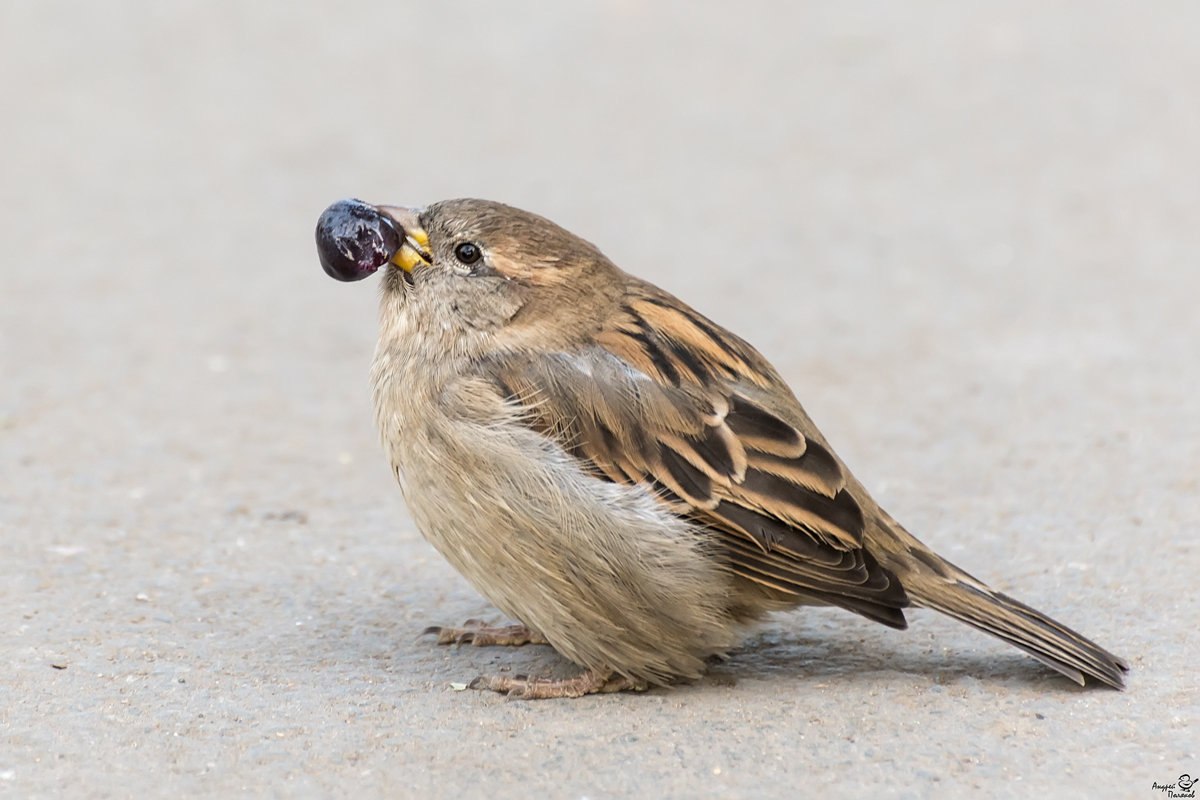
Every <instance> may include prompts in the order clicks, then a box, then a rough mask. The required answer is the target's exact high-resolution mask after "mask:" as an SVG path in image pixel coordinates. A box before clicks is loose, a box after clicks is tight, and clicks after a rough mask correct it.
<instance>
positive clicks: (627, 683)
mask: <svg viewBox="0 0 1200 800" xmlns="http://www.w3.org/2000/svg"><path fill="white" fill-rule="evenodd" d="M470 688H472V689H485V690H488V691H492V692H500V693H502V694H507V695H508V696H509V697H510V698H513V699H517V700H550V699H555V698H560V697H583V696H584V695H585V694H607V693H608V692H625V691H632V692H644V691H646V688H647V686H646V684H645V682H643V681H635V680H633V679H632V678H626V677H624V676H621V675H613V674H612V673H603V672H596V671H594V670H587V671H586V672H581V673H580V674H578V675H576V676H575V677H574V678H530V677H529V676H527V675H480V676H479V677H478V678H476V679H475V680H473V681H471V685H470Z"/></svg>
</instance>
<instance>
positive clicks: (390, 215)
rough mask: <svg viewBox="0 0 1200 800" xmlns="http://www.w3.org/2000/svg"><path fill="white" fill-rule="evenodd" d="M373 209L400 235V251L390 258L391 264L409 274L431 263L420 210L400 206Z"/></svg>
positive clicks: (427, 236) (427, 235) (431, 257)
mask: <svg viewBox="0 0 1200 800" xmlns="http://www.w3.org/2000/svg"><path fill="white" fill-rule="evenodd" d="M375 209H376V210H377V211H379V213H380V214H382V215H383V216H384V217H385V218H387V219H388V220H390V221H391V222H392V223H394V225H395V227H396V230H397V232H398V233H399V234H400V249H399V250H397V251H396V254H395V255H393V256H392V260H391V263H392V264H394V265H396V266H397V267H399V268H400V269H402V270H404V271H405V272H408V273H411V272H412V271H413V269H414V268H415V267H418V266H422V265H428V264H432V263H433V256H432V255H431V254H430V253H429V234H427V233H426V232H425V229H424V228H422V227H421V222H420V214H421V209H419V208H403V207H401V206H375Z"/></svg>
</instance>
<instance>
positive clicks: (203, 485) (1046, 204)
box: [0, 0, 1200, 800]
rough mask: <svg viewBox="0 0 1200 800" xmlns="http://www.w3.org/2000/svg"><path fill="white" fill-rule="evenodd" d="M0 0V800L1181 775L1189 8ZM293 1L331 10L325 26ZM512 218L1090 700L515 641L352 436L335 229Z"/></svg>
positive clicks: (863, 636) (961, 638) (565, 793)
mask: <svg viewBox="0 0 1200 800" xmlns="http://www.w3.org/2000/svg"><path fill="white" fill-rule="evenodd" d="M734 8H735V7H734V6H732V5H730V4H727V3H702V4H694V3H687V4H685V3H678V4H670V3H662V4H653V5H652V6H651V4H644V3H636V2H632V1H631V0H623V1H618V0H614V1H613V2H608V3H596V4H566V3H561V4H557V5H555V6H551V5H550V4H538V3H528V4H513V3H489V4H483V3H480V4H460V3H432V2H426V3H401V2H392V3H378V4H370V3H365V2H357V3H339V4H334V3H320V2H292V3H282V2H280V3H274V4H270V3H255V4H250V3H234V2H210V3H196V4H187V3H177V4H155V3H129V2H126V3H102V4H90V5H88V4H80V3H68V2H41V3H16V2H14V3H5V4H4V5H3V7H2V8H0V97H2V98H3V103H4V110H3V113H2V114H0V144H2V145H3V150H4V157H3V159H0V199H2V203H3V205H2V206H0V207H2V209H3V213H2V214H0V235H2V237H3V241H4V247H3V256H0V277H2V279H3V280H2V283H0V287H2V288H0V375H2V376H3V378H2V387H3V388H2V390H0V474H2V479H0V526H2V527H0V669H2V670H3V678H2V679H0V795H3V796H9V797H22V798H24V797H139V798H140V797H154V796H159V797H166V796H188V797H228V796H280V797H290V796H297V797H348V796H353V797H449V798H457V797H468V798H470V797H487V798H490V799H492V800H499V799H501V798H514V797H555V798H583V797H588V798H603V797H633V796H639V797H689V798H690V797H789V798H791V797H805V796H823V797H824V796H828V797H856V798H862V797H867V798H890V797H966V796H977V797H1033V796H1039V797H1041V796H1054V797H1087V798H1107V797H1114V798H1139V797H1145V798H1154V797H1164V796H1165V795H1164V794H1163V793H1162V792H1160V791H1157V790H1155V789H1153V786H1152V785H1153V784H1154V783H1155V782H1158V783H1159V784H1166V783H1169V782H1173V781H1175V779H1176V778H1177V776H1179V775H1180V773H1190V774H1192V775H1195V774H1197V773H1200V758H1198V755H1197V753H1198V746H1197V741H1198V735H1197V729H1196V722H1195V721H1196V720H1197V718H1200V703H1198V701H1197V690H1196V685H1197V677H1196V676H1197V664H1198V663H1200V637H1197V635H1196V633H1195V630H1196V628H1197V621H1198V619H1200V603H1198V601H1197V596H1198V592H1197V581H1198V580H1200V577H1198V573H1200V570H1198V569H1197V568H1198V567H1200V554H1198V552H1197V531H1198V529H1200V502H1198V500H1197V494H1198V492H1200V444H1198V443H1200V399H1198V398H1200V357H1198V354H1197V351H1198V349H1200V322H1198V317H1200V315H1198V313H1197V308H1198V306H1200V179H1198V177H1197V176H1198V175H1200V146H1198V145H1197V143H1198V142H1200V102H1197V96H1196V86H1197V83H1196V81H1197V79H1198V78H1200V48H1197V47H1196V46H1195V32H1196V31H1197V30H1200V6H1198V5H1197V4H1195V3H1190V2H1183V1H1182V0H1181V1H1180V2H1174V3H1170V2H1166V3H1158V4H1154V5H1153V6H1142V7H1136V6H1135V4H1131V3H1129V4H1125V3H1118V2H1089V3H1077V4H1070V3H1056V4H1045V3H1040V2H1034V1H1033V0H1023V1H1022V2H1018V3H1009V4H1005V5H1004V6H1003V8H997V6H996V4H990V3H972V2H966V3H964V2H921V3H916V4H911V3H904V4H888V3H869V2H852V3H840V2H839V3H833V2H830V3H815V4H807V3H795V4H782V3H780V4H776V6H775V7H774V9H773V10H772V11H771V12H770V13H766V12H763V13H761V14H759V15H748V14H746V13H745V12H740V11H735V10H734ZM335 9H336V10H335ZM462 195H475V196H482V197H490V198H494V199H499V200H504V201H508V202H510V203H514V204H516V205H520V206H524V207H527V208H530V209H533V210H536V211H539V212H541V213H543V214H546V215H548V216H550V217H552V218H554V219H556V220H558V221H560V222H562V223H563V224H565V225H567V226H568V227H570V228H573V229H575V230H577V231H578V232H580V233H582V234H584V235H585V236H587V237H588V238H590V239H592V240H593V241H595V242H597V243H599V244H600V245H601V246H602V247H603V248H604V249H605V250H606V251H607V252H608V253H609V255H611V256H612V257H613V258H614V259H615V260H616V261H617V262H618V263H620V264H622V265H623V266H625V267H626V268H627V269H630V270H631V271H634V272H637V273H639V274H641V275H644V276H646V277H648V278H651V279H653V280H654V281H656V282H658V283H660V284H662V285H664V286H665V287H667V288H669V289H671V290H674V291H675V292H677V293H678V294H681V295H682V296H683V297H685V298H686V299H687V300H689V301H691V302H692V303H693V304H694V305H696V306H697V307H698V308H700V309H701V310H702V311H704V312H706V313H708V314H709V315H710V316H712V317H714V318H716V319H717V320H719V321H720V322H722V323H724V324H726V325H728V326H730V327H731V328H733V329H734V330H736V331H738V332H740V333H742V334H743V335H744V336H745V337H746V338H748V339H750V340H751V341H753V342H755V343H756V344H757V345H758V346H759V347H760V349H762V350H763V351H764V352H765V353H766V354H767V355H768V357H770V358H771V359H772V360H773V361H774V362H775V364H776V365H777V366H778V367H779V369H780V371H781V372H782V373H783V374H784V375H785V376H786V377H787V378H788V379H789V380H790V381H791V382H792V384H793V386H795V388H796V390H797V392H798V394H799V395H800V396H801V397H802V398H803V399H804V401H805V403H806V405H807V407H808V410H809V412H810V413H811V414H812V415H813V416H814V417H815V418H816V419H817V420H818V421H819V422H820V423H821V425H822V427H823V429H824V431H825V433H826V434H827V435H828V436H829V437H830V439H831V440H832V441H833V442H834V444H835V445H836V446H837V447H838V448H839V451H840V452H841V454H842V455H843V457H844V458H846V460H847V461H848V462H849V463H850V464H851V465H852V467H854V468H855V470H856V471H857V473H858V475H859V476H860V477H861V478H862V479H863V480H864V481H865V482H866V484H867V485H868V486H870V487H872V488H873V489H874V490H875V492H876V493H877V495H878V497H879V498H880V499H881V500H882V501H883V502H884V504H885V505H886V506H887V507H888V508H889V509H890V510H891V511H892V512H893V513H894V514H895V515H896V516H897V517H899V518H900V519H902V520H903V521H905V522H906V524H907V525H908V526H909V527H910V528H911V529H913V530H914V531H915V532H917V533H918V534H919V535H921V536H922V537H923V538H924V539H925V540H926V541H927V542H929V543H931V544H932V545H934V546H935V547H936V548H937V549H939V550H940V551H941V552H943V553H944V554H946V555H947V556H948V557H950V558H951V559H953V560H954V561H956V562H958V563H960V564H961V565H962V566H964V567H965V568H967V569H969V570H971V571H972V572H975V573H977V574H980V575H981V576H983V577H985V578H988V579H990V580H991V581H993V582H994V583H995V585H996V586H997V587H998V588H1001V589H1003V590H1004V591H1006V592H1010V593H1012V594H1014V595H1016V596H1018V597H1020V598H1022V599H1023V600H1025V601H1026V602H1029V603H1031V604H1033V605H1035V606H1037V607H1040V608H1043V609H1045V610H1047V611H1049V612H1052V613H1053V614H1055V615H1056V616H1058V617H1060V618H1061V619H1062V620H1064V621H1065V622H1067V623H1069V624H1071V625H1073V626H1076V627H1078V628H1079V629H1080V630H1082V631H1084V632H1086V633H1087V634H1089V635H1091V636H1093V637H1095V638H1096V639H1097V640H1099V641H1100V642H1102V643H1103V644H1105V645H1106V646H1108V647H1110V648H1111V649H1113V650H1114V651H1116V652H1117V653H1120V654H1122V655H1124V656H1126V657H1127V658H1128V659H1129V660H1130V662H1131V663H1132V665H1133V672H1132V674H1131V676H1130V685H1129V689H1128V691H1126V692H1124V693H1118V692H1114V691H1106V690H1103V689H1095V690H1088V691H1083V690H1079V689H1077V688H1076V687H1074V686H1073V685H1072V684H1070V683H1069V682H1067V681H1065V680H1062V679H1059V678H1057V677H1055V676H1054V675H1053V674H1051V673H1049V672H1048V671H1047V670H1046V669H1044V668H1042V667H1041V666H1040V665H1038V664H1037V663H1035V662H1033V661H1032V660H1030V659H1028V658H1026V657H1024V656H1023V655H1021V654H1020V653H1018V652H1017V651H1014V650H1011V649H1009V648H1007V647H1005V646H1003V645H1001V644H999V643H996V642H993V641H991V640H989V639H987V638H986V637H984V636H982V635H979V634H976V633H974V632H972V631H970V630H968V629H966V628H964V627H961V626H958V625H956V624H954V623H952V622H950V621H947V620H944V619H940V618H937V617H935V615H933V614H932V613H929V612H917V613H914V614H912V627H911V628H910V630H909V631H907V632H906V633H898V632H895V631H891V630H887V629H884V628H882V627H878V626H872V625H871V624H870V623H867V622H865V621H863V620H861V619H858V618H855V617H852V616H851V615H848V614H845V613H838V612H832V611H829V612H826V611H814V612H809V613H804V614H793V615H786V616H781V617H779V618H778V619H776V620H775V621H774V622H773V623H772V624H770V625H768V626H766V627H765V628H764V629H763V631H762V632H761V634H759V635H756V636H754V637H752V638H751V639H750V640H749V641H748V642H747V643H746V645H745V647H744V648H743V649H742V650H741V651H739V652H738V653H737V654H736V655H735V656H734V657H733V658H732V659H731V660H730V661H729V662H728V663H725V664H723V665H721V666H720V667H718V668H716V669H715V670H714V671H713V674H712V675H711V677H709V678H708V679H706V680H704V681H702V682H700V683H699V684H697V685H693V686H686V687H681V688H677V689H675V690H672V691H661V690H660V691H653V692H650V693H647V694H644V695H622V696H604V697H594V698H587V699H584V700H580V701H576V702H545V703H522V702H509V701H506V700H504V699H503V698H501V697H498V696H494V695H486V694H479V693H475V692H469V691H466V692H463V691H455V689H454V684H455V683H458V682H465V681H468V680H470V679H471V678H472V677H474V676H475V675H476V674H478V673H479V672H480V671H483V670H494V669H498V668H500V667H502V666H505V665H511V666H512V668H513V669H516V670H520V671H553V670H559V671H560V672H561V671H562V670H563V667H562V664H561V662H559V661H558V660H557V659H556V657H555V656H554V654H553V653H551V652H550V651H548V650H546V649H544V648H525V649H524V650H520V651H508V652H500V651H494V650H483V649H475V648H470V647H467V648H463V649H460V650H458V651H455V650H452V649H447V648H437V647H435V646H433V645H432V644H431V643H430V642H429V641H428V640H424V639H419V638H418V633H419V632H420V631H421V629H422V628H424V627H425V626H426V625H430V624H447V623H456V622H459V621H461V620H463V619H465V618H467V617H472V616H482V617H486V618H492V619H494V618H497V614H496V612H495V611H494V610H492V609H490V608H489V607H488V605H487V604H486V603H485V602H484V601H483V600H481V599H480V597H479V596H478V595H477V594H476V593H475V592H474V591H473V590H472V589H471V588H470V587H469V586H468V585H467V584H466V583H465V582H464V581H463V580H462V579H461V578H459V577H458V576H457V575H456V574H455V573H454V572H453V571H452V570H451V569H450V568H449V567H448V566H447V565H446V564H444V563H443V562H442V561H441V559H440V558H439V557H438V556H437V554H436V553H434V552H433V550H432V549H431V548H430V547H429V546H428V545H426V544H425V543H424V541H423V540H422V539H421V537H420V535H419V534H418V532H417V531H416V530H415V529H414V528H413V525H412V523H411V521H410V520H409V518H408V516H407V514H406V512H405V509H404V506H403V503H402V501H401V498H400V495H399V492H398V491H397V490H396V488H395V487H394V486H393V485H392V480H391V476H390V474H389V471H388V469H387V467H386V465H385V463H384V460H383V457H382V454H381V452H380V449H379V447H378V446H377V444H376V440H375V432H374V429H373V423H372V421H371V416H370V410H369V399H368V390H367V381H366V370H367V365H368V362H369V359H370V355H371V349H372V345H373V341H374V328H375V299H376V292H375V290H374V287H373V286H369V285H367V284H355V285H341V284H336V283H334V282H333V281H330V280H329V279H327V278H326V277H325V275H324V274H323V273H322V272H321V269H320V267H319V266H318V264H317V259H316V254H315V251H314V247H313V241H312V231H313V226H314V224H315V222H316V219H317V215H318V214H319V213H320V212H321V210H322V209H323V208H324V207H325V206H326V205H327V204H328V203H329V202H331V201H333V200H335V199H338V198H341V197H345V196H358V197H362V198H366V199H370V200H374V201H392V202H397V203H409V204H420V203H425V202H429V201H432V200H436V199H440V198H444V197H451V196H462Z"/></svg>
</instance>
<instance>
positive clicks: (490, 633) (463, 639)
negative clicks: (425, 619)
mask: <svg viewBox="0 0 1200 800" xmlns="http://www.w3.org/2000/svg"><path fill="white" fill-rule="evenodd" d="M430 634H433V635H436V636H437V643H438V644H473V645H475V646H476V647H487V646H489V645H498V646H501V647H520V646H521V645H524V644H550V643H549V642H547V641H546V637H545V636H542V635H541V634H540V633H538V632H537V631H534V630H530V629H529V628H527V627H525V626H524V625H497V626H489V625H484V624H483V621H482V620H478V619H469V620H467V621H466V622H464V623H463V626H462V627H461V628H442V627H439V626H437V625H431V626H430V627H428V628H426V629H425V630H424V631H423V632H422V634H421V635H422V636H427V635H430Z"/></svg>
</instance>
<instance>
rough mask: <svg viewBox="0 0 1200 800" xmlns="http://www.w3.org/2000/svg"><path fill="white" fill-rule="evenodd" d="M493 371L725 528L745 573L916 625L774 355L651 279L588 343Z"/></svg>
mask: <svg viewBox="0 0 1200 800" xmlns="http://www.w3.org/2000/svg"><path fill="white" fill-rule="evenodd" d="M485 371H486V372H487V373H488V374H489V376H490V378H491V379H492V380H494V381H495V383H496V385H497V387H498V389H499V391H501V392H502V393H503V394H504V395H505V396H506V397H508V398H509V400H510V402H513V403H516V404H519V405H521V406H522V407H523V409H524V411H525V413H524V415H523V416H524V418H526V419H528V420H529V424H530V425H532V426H534V427H536V428H537V429H538V430H539V431H541V432H542V433H544V434H545V435H547V436H550V437H551V438H553V439H555V440H556V441H557V442H558V443H559V444H561V445H562V446H563V447H564V448H565V449H566V450H568V451H569V452H570V453H572V454H573V455H575V456H576V457H577V458H578V459H580V461H581V462H583V463H584V464H585V465H586V467H587V468H588V469H589V470H591V471H592V472H593V473H594V474H595V475H596V476H597V477H600V478H604V479H607V480H610V481H614V482H617V483H625V484H640V485H643V486H646V487H647V488H648V489H650V490H651V491H653V492H654V493H655V495H656V496H657V497H659V498H660V500H661V501H662V502H663V503H664V504H666V505H667V506H669V507H670V508H671V509H672V510H673V511H675V512H676V513H678V514H680V515H683V516H686V517H687V518H688V519H690V520H692V521H693V522H695V523H697V524H699V525H702V526H704V527H705V528H707V529H709V530H711V531H713V532H714V533H715V534H716V540H717V541H719V542H720V544H721V546H722V551H723V553H724V555H725V557H726V559H727V560H728V563H729V565H730V568H731V569H732V570H733V571H735V572H736V573H737V574H739V575H741V576H743V577H745V578H747V579H749V580H751V581H755V582H756V583H759V584H762V585H763V586H766V587H769V588H770V589H771V590H774V591H777V592H781V593H784V594H785V595H793V596H796V597H797V598H798V599H801V600H810V601H814V600H815V601H817V602H824V603H830V604H833V605H839V606H843V607H845V608H848V609H850V610H852V611H856V612H858V613H861V614H864V615H866V616H868V617H871V618H872V619H877V620H879V621H881V622H884V623H885V624H889V625H892V626H894V627H904V625H905V622H904V616H903V613H902V612H901V611H900V609H901V608H903V607H904V606H907V605H908V598H907V596H906V595H905V592H904V589H903V587H902V586H901V585H900V582H899V580H898V579H897V578H896V576H895V575H894V574H892V573H891V572H890V571H889V570H888V569H886V568H885V567H883V566H882V565H881V564H880V563H879V562H878V561H877V560H876V559H875V557H874V556H873V555H872V554H871V553H870V552H868V550H867V549H865V548H864V546H863V533H864V528H865V525H866V521H865V520H864V515H863V510H862V508H861V507H860V505H859V503H858V502H857V501H856V500H855V499H854V497H853V496H852V494H851V492H850V491H849V490H848V488H847V481H846V474H845V472H844V471H843V468H842V466H841V465H840V464H839V462H838V460H837V459H836V458H835V457H834V456H833V455H832V454H831V453H830V451H829V450H828V449H827V448H826V447H825V446H824V445H822V444H821V443H820V442H818V441H816V440H815V438H814V437H813V436H806V435H805V433H804V432H803V431H802V430H800V427H799V426H798V425H797V424H796V423H794V422H789V421H788V420H786V419H784V418H783V417H782V416H781V415H780V414H778V413H774V412H773V411H771V410H770V409H769V408H768V406H771V405H776V404H777V403H778V402H779V399H780V397H782V398H783V399H785V400H786V401H787V402H788V403H790V404H793V405H794V406H795V412H796V413H795V415H788V416H795V418H797V419H801V420H806V419H807V417H805V416H804V413H803V411H802V410H801V409H800V407H799V404H798V403H796V402H795V400H794V399H793V398H792V396H791V393H790V392H789V391H788V390H787V388H786V386H784V384H783V382H782V380H781V379H780V378H779V377H778V375H777V374H776V373H775V371H774V370H773V369H772V368H771V366H770V365H769V364H768V363H767V362H766V360H765V359H764V358H763V357H762V356H761V355H759V354H758V353H757V352H756V351H755V350H754V349H753V348H752V347H750V345H748V344H746V343H745V342H743V341H741V340H740V339H738V338H737V337H735V336H733V335H732V334H730V333H728V332H726V331H724V330H723V329H721V328H719V327H717V326H716V325H715V324H714V323H712V322H710V321H709V320H707V319H705V318H704V317H702V316H700V315H699V314H698V313H696V312H694V311H692V310H691V309H690V308H688V307H687V306H685V305H683V304H682V303H680V302H679V301H678V300H675V299H674V298H671V297H669V296H666V295H662V294H659V293H657V292H653V293H652V292H651V291H650V290H647V289H643V290H642V291H641V292H640V293H639V294H638V295H637V296H636V297H634V298H629V299H627V301H626V302H625V303H624V304H623V305H622V306H621V308H620V311H619V312H618V314H617V315H615V316H614V318H613V319H611V320H610V321H609V323H608V324H607V325H605V326H604V327H603V328H602V329H601V331H600V332H599V333H598V334H597V335H596V336H595V337H593V339H592V341H591V343H589V344H588V345H587V346H585V347H583V348H577V349H573V350H572V351H570V352H553V353H549V354H547V353H540V354H538V355H537V356H526V357H513V356H511V355H510V356H508V357H505V358H503V359H499V360H497V361H495V362H492V363H491V364H489V365H488V366H487V367H486V368H485ZM781 393H782V395H781ZM801 424H803V423H801Z"/></svg>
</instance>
